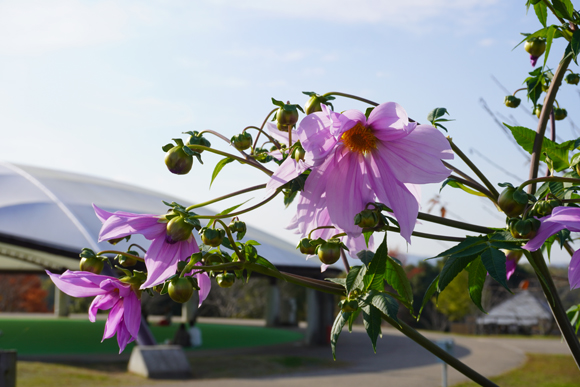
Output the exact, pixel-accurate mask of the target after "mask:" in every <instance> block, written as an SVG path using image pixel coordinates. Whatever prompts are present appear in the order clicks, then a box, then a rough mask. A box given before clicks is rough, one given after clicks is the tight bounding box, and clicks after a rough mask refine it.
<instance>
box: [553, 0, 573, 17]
mask: <svg viewBox="0 0 580 387" xmlns="http://www.w3.org/2000/svg"><path fill="white" fill-rule="evenodd" d="M552 4H554V9H555V10H556V14H557V15H558V16H560V17H561V18H564V19H568V20H573V14H574V6H573V5H572V2H571V1H570V0H552Z"/></svg>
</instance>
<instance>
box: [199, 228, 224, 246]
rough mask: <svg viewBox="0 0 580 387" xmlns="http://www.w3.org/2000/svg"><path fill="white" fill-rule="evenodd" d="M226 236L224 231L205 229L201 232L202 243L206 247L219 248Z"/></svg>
mask: <svg viewBox="0 0 580 387" xmlns="http://www.w3.org/2000/svg"><path fill="white" fill-rule="evenodd" d="M225 235H226V232H225V230H222V229H219V230H216V229H215V228H203V229H202V230H201V241H202V242H203V244H205V245H208V246H211V247H218V246H219V245H221V244H222V241H223V239H224V237H225Z"/></svg>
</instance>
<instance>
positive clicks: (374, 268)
mask: <svg viewBox="0 0 580 387" xmlns="http://www.w3.org/2000/svg"><path fill="white" fill-rule="evenodd" d="M387 256H388V252H387V234H386V233H385V238H384V239H383V242H382V243H381V244H380V245H379V247H378V248H377V252H376V253H375V255H374V256H373V258H372V260H371V261H370V263H369V265H368V270H367V272H366V273H365V275H364V278H363V284H364V288H365V289H375V290H378V291H383V290H385V273H386V271H387Z"/></svg>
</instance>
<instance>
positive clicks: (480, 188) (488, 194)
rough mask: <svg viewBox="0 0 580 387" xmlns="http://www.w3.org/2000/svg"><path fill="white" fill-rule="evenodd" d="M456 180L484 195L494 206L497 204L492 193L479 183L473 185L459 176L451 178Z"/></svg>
mask: <svg viewBox="0 0 580 387" xmlns="http://www.w3.org/2000/svg"><path fill="white" fill-rule="evenodd" d="M451 177H452V178H453V179H454V180H456V181H457V182H459V183H461V184H463V185H466V186H468V187H471V188H473V189H474V190H476V191H478V192H481V193H482V194H484V195H485V196H486V197H487V198H488V199H489V200H491V201H492V202H493V203H494V204H497V200H496V199H495V198H494V197H493V196H492V194H491V192H489V191H488V190H487V189H485V187H484V186H482V185H481V184H478V183H473V182H471V181H470V180H467V179H462V178H460V177H457V176H451Z"/></svg>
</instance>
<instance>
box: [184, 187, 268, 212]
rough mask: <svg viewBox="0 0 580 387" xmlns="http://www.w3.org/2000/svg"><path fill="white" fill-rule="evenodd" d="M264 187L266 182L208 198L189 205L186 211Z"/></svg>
mask: <svg viewBox="0 0 580 387" xmlns="http://www.w3.org/2000/svg"><path fill="white" fill-rule="evenodd" d="M262 188H266V184H260V185H255V186H253V187H249V188H245V189H242V190H239V191H236V192H232V193H230V194H227V195H224V196H220V197H219V198H215V199H212V200H208V201H207V202H203V203H198V204H194V205H192V206H189V207H187V208H186V209H185V211H191V210H193V209H194V208H199V207H204V206H208V205H210V204H213V203H217V202H219V201H222V200H225V199H229V198H233V197H234V196H238V195H241V194H245V193H248V192H252V191H256V190H259V189H262Z"/></svg>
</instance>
